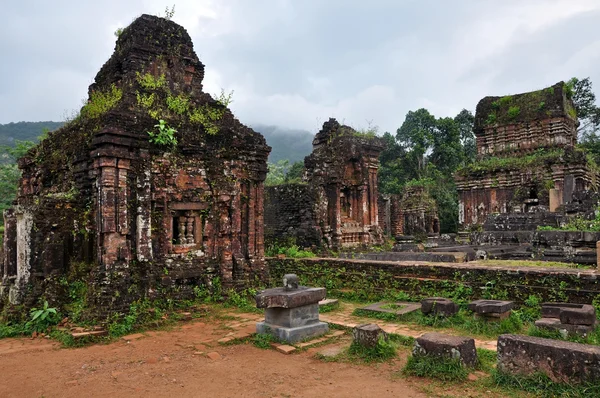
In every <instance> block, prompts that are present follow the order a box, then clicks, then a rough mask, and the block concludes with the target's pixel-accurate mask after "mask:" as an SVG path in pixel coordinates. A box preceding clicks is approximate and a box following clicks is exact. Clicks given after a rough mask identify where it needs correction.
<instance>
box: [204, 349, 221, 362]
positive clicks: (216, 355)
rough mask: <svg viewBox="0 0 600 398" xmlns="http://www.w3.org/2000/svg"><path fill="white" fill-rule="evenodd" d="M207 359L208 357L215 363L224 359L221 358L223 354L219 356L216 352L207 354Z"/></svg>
mask: <svg viewBox="0 0 600 398" xmlns="http://www.w3.org/2000/svg"><path fill="white" fill-rule="evenodd" d="M206 357H207V358H209V359H212V360H213V361H216V360H218V359H221V358H222V357H221V354H219V353H218V352H216V351H213V352H209V353H208V354H206Z"/></svg>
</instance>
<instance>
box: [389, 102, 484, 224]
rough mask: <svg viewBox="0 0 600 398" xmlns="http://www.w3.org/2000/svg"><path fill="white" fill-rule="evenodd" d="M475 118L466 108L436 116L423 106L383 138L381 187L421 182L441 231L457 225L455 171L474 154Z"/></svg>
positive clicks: (394, 189)
mask: <svg viewBox="0 0 600 398" xmlns="http://www.w3.org/2000/svg"><path fill="white" fill-rule="evenodd" d="M473 123H474V117H473V114H472V113H471V112H469V111H468V110H466V109H464V110H462V111H461V112H460V113H459V114H458V115H456V117H454V118H436V117H435V116H433V115H432V114H430V113H429V111H427V110H426V109H419V110H417V111H410V112H408V114H407V115H406V119H405V120H404V123H402V125H401V126H400V128H398V130H397V131H396V134H395V135H392V134H391V133H389V132H386V133H384V134H383V136H382V137H381V138H382V139H383V141H384V143H385V146H386V147H385V149H384V151H383V152H382V153H381V155H380V157H379V160H380V167H379V174H378V177H379V190H380V192H382V193H386V194H402V193H404V192H405V188H406V186H407V183H409V182H410V181H421V182H423V185H425V187H426V189H427V190H428V192H429V194H430V195H431V197H433V199H434V200H435V202H436V204H437V208H438V212H439V217H440V229H441V232H456V231H457V229H458V193H457V191H456V186H455V184H454V178H453V173H454V171H455V170H456V169H457V168H459V167H463V166H465V165H468V164H470V163H471V162H472V161H473V160H474V159H475V156H476V152H477V151H476V147H475V136H474V135H473Z"/></svg>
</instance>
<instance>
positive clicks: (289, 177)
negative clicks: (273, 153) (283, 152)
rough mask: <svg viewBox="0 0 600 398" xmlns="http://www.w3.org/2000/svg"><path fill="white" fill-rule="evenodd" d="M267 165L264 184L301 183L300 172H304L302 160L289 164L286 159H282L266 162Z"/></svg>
mask: <svg viewBox="0 0 600 398" xmlns="http://www.w3.org/2000/svg"><path fill="white" fill-rule="evenodd" d="M267 166H268V169H269V172H268V173H267V179H266V180H265V185H266V186H273V185H281V184H299V183H302V174H303V173H304V163H303V162H295V163H293V164H290V162H289V161H288V160H287V159H284V160H280V161H278V162H277V163H268V165H267Z"/></svg>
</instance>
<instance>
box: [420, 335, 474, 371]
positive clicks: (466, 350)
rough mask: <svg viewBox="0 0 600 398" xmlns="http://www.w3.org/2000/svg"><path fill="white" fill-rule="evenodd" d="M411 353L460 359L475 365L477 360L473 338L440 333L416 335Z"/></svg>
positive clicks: (467, 363)
mask: <svg viewBox="0 0 600 398" xmlns="http://www.w3.org/2000/svg"><path fill="white" fill-rule="evenodd" d="M413 355H415V356H419V355H421V356H422V355H430V356H437V357H443V358H455V359H460V361H461V362H462V363H463V364H464V365H466V366H477V362H478V361H477V351H476V350H475V340H474V339H472V338H470V337H461V336H450V335H447V334H442V333H425V334H424V335H422V336H421V337H418V338H417V339H416V340H415V345H414V347H413Z"/></svg>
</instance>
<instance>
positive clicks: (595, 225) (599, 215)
mask: <svg viewBox="0 0 600 398" xmlns="http://www.w3.org/2000/svg"><path fill="white" fill-rule="evenodd" d="M537 229H538V231H590V232H600V208H598V209H597V210H596V216H595V217H594V218H592V219H591V220H588V219H586V218H585V217H583V216H578V217H573V218H571V219H570V220H569V221H568V222H567V223H566V224H565V225H563V226H560V227H553V226H538V228H537Z"/></svg>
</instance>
